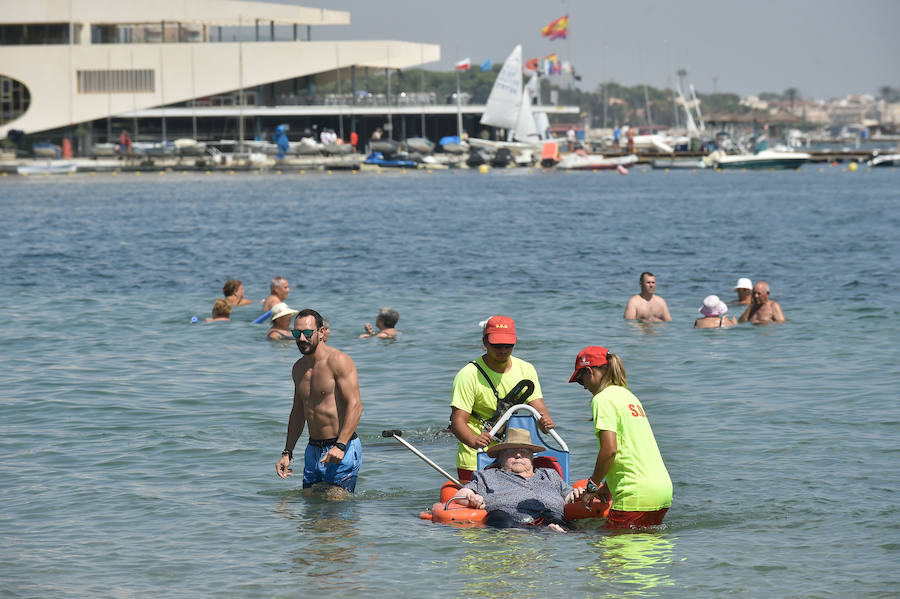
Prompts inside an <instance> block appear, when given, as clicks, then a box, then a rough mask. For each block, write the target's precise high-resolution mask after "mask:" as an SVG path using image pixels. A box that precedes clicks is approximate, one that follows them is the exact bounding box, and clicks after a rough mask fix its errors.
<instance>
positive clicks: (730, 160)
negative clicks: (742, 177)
mask: <svg viewBox="0 0 900 599" xmlns="http://www.w3.org/2000/svg"><path fill="white" fill-rule="evenodd" d="M809 159H810V155H809V154H802V153H793V152H773V151H771V150H764V151H762V152H759V153H758V154H737V155H725V156H719V157H718V158H716V159H715V162H714V164H715V167H716V168H717V169H722V170H733V169H742V170H743V169H751V170H786V169H798V168H800V167H801V166H803V165H804V164H806V163H807V162H809Z"/></svg>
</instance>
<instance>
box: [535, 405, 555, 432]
mask: <svg viewBox="0 0 900 599" xmlns="http://www.w3.org/2000/svg"><path fill="white" fill-rule="evenodd" d="M528 405H529V406H531V407H533V408H534V409H535V410H537V411H538V413H540V415H541V420H540V422H539V423H538V426H540V427H541V430H542V431H544V432H545V433H546V432H547V431H549V430H550V429H551V428H553V427H554V426H556V424H555V423H554V422H553V418H551V417H550V412H549V410H547V404H545V403H544V398H543V397H538V398H537V399H532V400H531V401H529V402H528Z"/></svg>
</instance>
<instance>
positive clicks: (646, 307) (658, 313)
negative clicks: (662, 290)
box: [625, 272, 672, 322]
mask: <svg viewBox="0 0 900 599" xmlns="http://www.w3.org/2000/svg"><path fill="white" fill-rule="evenodd" d="M638 281H639V282H640V284H641V292H640V293H639V294H637V295H633V296H631V299H629V300H628V303H627V304H625V318H627V319H629V320H643V321H645V322H659V321H666V322H668V321H670V320H672V316H671V315H669V306H667V305H666V300H664V299H663V298H661V297H660V296H658V295H656V294H655V292H656V277H655V276H654V275H653V273H652V272H642V273H641V277H640V279H639V280H638Z"/></svg>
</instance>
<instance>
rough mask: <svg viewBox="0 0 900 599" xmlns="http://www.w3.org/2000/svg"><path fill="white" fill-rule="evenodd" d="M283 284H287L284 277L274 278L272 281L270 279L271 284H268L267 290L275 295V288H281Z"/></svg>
mask: <svg viewBox="0 0 900 599" xmlns="http://www.w3.org/2000/svg"><path fill="white" fill-rule="evenodd" d="M285 283H287V279H285V278H284V277H275V278H274V279H272V282H271V283H269V290H270V291H271V292H272V293H275V288H276V287H281V286H282V285H284V284H285Z"/></svg>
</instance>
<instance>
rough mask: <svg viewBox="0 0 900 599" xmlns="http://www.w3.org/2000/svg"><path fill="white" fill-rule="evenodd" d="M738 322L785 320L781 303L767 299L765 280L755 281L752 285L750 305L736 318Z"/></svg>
mask: <svg viewBox="0 0 900 599" xmlns="http://www.w3.org/2000/svg"><path fill="white" fill-rule="evenodd" d="M738 322H752V323H753V324H769V323H772V322H777V323H783V322H787V320H786V319H785V318H784V312H782V311H781V305H780V304H779V303H778V302H776V301H775V300H770V299H769V284H768V283H766V282H765V281H757V282H756V284H755V285H754V286H753V294H752V296H751V299H750V305H749V306H747V309H746V310H744V313H743V314H741V317H740V318H738Z"/></svg>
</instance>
